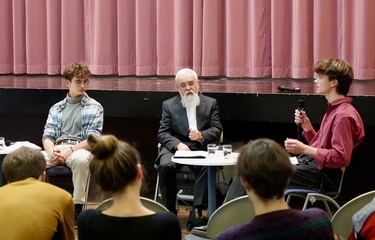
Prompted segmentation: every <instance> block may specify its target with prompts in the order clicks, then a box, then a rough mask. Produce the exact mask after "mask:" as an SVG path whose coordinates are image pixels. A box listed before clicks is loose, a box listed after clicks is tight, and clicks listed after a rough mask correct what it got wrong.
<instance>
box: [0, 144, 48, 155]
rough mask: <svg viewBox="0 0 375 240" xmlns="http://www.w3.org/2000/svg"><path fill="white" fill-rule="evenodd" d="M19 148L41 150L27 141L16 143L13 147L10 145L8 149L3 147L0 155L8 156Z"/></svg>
mask: <svg viewBox="0 0 375 240" xmlns="http://www.w3.org/2000/svg"><path fill="white" fill-rule="evenodd" d="M20 147H29V148H34V149H42V148H41V147H39V146H38V145H36V144H34V143H31V142H29V141H20V142H16V143H14V144H13V145H10V146H8V147H5V148H4V149H2V150H0V154H8V153H11V152H13V151H14V150H17V149H19V148H20Z"/></svg>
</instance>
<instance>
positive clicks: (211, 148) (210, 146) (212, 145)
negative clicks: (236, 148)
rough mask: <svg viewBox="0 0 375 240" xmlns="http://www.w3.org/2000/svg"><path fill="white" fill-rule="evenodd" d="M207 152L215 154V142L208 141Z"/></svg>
mask: <svg viewBox="0 0 375 240" xmlns="http://www.w3.org/2000/svg"><path fill="white" fill-rule="evenodd" d="M207 152H208V155H215V152H216V144H215V143H209V144H207Z"/></svg>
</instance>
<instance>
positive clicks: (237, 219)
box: [206, 195, 255, 238]
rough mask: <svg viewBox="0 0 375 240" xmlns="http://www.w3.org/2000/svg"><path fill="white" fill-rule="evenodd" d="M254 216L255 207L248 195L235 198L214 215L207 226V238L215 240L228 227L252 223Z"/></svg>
mask: <svg viewBox="0 0 375 240" xmlns="http://www.w3.org/2000/svg"><path fill="white" fill-rule="evenodd" d="M254 216H255V211H254V206H253V203H252V202H251V201H250V200H249V198H248V197H247V195H246V196H241V197H238V198H235V199H233V200H231V201H229V202H227V203H225V204H223V205H222V206H221V207H219V208H218V209H217V210H216V211H215V212H214V213H213V214H212V216H211V218H210V220H209V221H208V224H207V229H206V236H207V237H209V238H215V237H216V236H217V235H218V234H219V233H221V232H223V231H224V230H225V229H227V228H228V227H231V226H237V225H242V224H245V223H248V222H250V221H251V220H252V219H253V218H254Z"/></svg>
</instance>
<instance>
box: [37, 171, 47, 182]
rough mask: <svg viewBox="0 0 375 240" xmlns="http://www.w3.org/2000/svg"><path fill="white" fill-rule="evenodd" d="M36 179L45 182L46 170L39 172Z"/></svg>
mask: <svg viewBox="0 0 375 240" xmlns="http://www.w3.org/2000/svg"><path fill="white" fill-rule="evenodd" d="M38 180H39V181H41V182H46V171H43V172H42V173H41V174H40V176H39V178H38Z"/></svg>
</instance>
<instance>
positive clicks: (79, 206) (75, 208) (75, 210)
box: [74, 204, 83, 228]
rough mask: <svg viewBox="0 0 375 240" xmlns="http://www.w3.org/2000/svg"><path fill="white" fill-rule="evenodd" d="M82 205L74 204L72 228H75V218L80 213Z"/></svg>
mask: <svg viewBox="0 0 375 240" xmlns="http://www.w3.org/2000/svg"><path fill="white" fill-rule="evenodd" d="M82 208H83V204H74V228H77V217H78V215H79V214H80V213H81V212H82Z"/></svg>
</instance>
